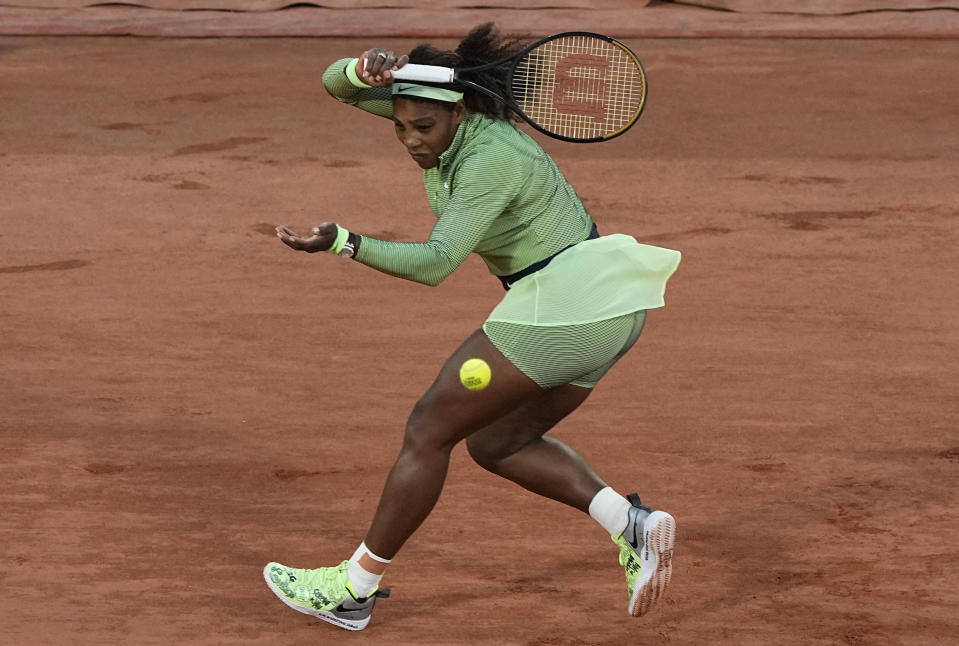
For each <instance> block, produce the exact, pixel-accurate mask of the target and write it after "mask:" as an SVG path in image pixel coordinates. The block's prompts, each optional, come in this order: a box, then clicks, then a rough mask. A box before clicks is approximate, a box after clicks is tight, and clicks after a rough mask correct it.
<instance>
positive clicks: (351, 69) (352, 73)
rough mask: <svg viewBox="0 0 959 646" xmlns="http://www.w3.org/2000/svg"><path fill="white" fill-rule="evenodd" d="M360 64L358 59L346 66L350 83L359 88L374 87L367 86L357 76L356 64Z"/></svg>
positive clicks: (353, 59)
mask: <svg viewBox="0 0 959 646" xmlns="http://www.w3.org/2000/svg"><path fill="white" fill-rule="evenodd" d="M359 62H360V59H358V58H352V59H350V62H349V63H347V64H346V78H348V79H350V83H352V84H353V85H355V86H356V87H359V88H365V87H373V86H372V85H367V84H366V83H364V82H363V81H361V80H360V77H359V76H357V75H356V64H357V63H359Z"/></svg>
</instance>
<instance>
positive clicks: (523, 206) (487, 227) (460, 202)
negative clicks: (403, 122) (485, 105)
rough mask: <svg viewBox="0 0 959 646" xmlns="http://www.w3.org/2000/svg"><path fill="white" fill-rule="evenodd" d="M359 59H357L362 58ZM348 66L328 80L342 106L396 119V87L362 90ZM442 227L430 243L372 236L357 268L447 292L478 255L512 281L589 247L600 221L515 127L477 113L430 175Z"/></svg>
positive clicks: (338, 67) (337, 67)
mask: <svg viewBox="0 0 959 646" xmlns="http://www.w3.org/2000/svg"><path fill="white" fill-rule="evenodd" d="M353 60H354V61H355V59H353ZM348 64H350V60H349V59H343V60H340V61H337V62H336V63H334V64H333V65H331V66H330V67H329V68H328V69H327V70H326V72H325V73H324V74H323V85H324V87H326V89H327V91H328V92H329V93H330V94H331V95H332V96H333V97H334V98H336V99H337V100H338V101H342V102H343V103H347V104H349V105H353V106H356V107H358V108H360V109H362V110H365V111H367V112H370V113H372V114H375V115H378V116H381V117H386V118H391V117H392V116H393V102H392V97H391V91H390V89H389V88H375V87H373V88H359V87H356V86H354V85H353V83H352V82H351V81H350V80H349V78H348V77H347V75H346V71H345V70H346V66H347V65H348ZM423 184H424V186H425V188H426V197H427V200H428V201H429V204H430V207H431V208H432V209H433V213H434V214H435V215H436V218H437V222H436V226H435V227H433V231H432V232H431V233H430V237H429V240H428V241H427V242H424V243H419V242H417V243H409V242H389V241H385V240H377V239H375V238H370V237H367V236H363V241H362V244H361V245H360V249H359V252H358V253H357V255H356V260H358V261H359V262H361V263H363V264H365V265H368V266H370V267H373V268H374V269H377V270H379V271H382V272H384V273H387V274H390V275H393V276H398V277H400V278H406V279H408V280H412V281H416V282H419V283H425V284H427V285H438V284H439V283H440V282H442V281H443V280H444V279H445V278H446V277H447V276H449V275H450V274H451V273H452V272H453V270H454V269H456V268H457V267H458V266H459V265H460V263H462V262H463V261H464V260H465V259H466V257H467V256H468V255H469V254H470V253H471V252H476V253H477V254H479V255H480V256H481V257H482V258H483V260H484V261H486V265H487V267H489V270H490V272H491V273H493V274H494V275H497V276H507V275H510V274H513V273H516V272H518V271H520V270H522V269H525V268H526V267H528V266H529V265H531V264H533V263H535V262H538V261H540V260H542V259H544V258H547V257H549V256H551V255H553V254H554V253H556V252H558V251H560V250H561V249H563V248H565V247H567V246H569V245H571V244H574V243H577V242H581V241H582V240H585V239H586V237H587V236H588V235H589V232H590V230H591V228H592V220H591V219H590V216H589V214H587V213H586V209H585V208H584V207H583V203H582V202H581V201H580V199H579V197H578V196H577V195H576V192H575V191H574V190H573V187H572V186H571V185H570V184H569V182H568V181H567V180H566V178H565V177H563V174H562V173H561V172H560V170H559V168H558V167H557V166H556V163H555V162H554V161H553V160H552V159H551V158H550V156H549V155H547V154H546V152H545V151H544V150H543V149H542V148H541V147H540V146H539V144H537V143H536V142H535V141H534V140H533V139H532V138H531V137H529V136H528V135H527V134H526V133H524V132H523V131H522V130H520V129H519V128H518V127H517V126H516V124H514V123H512V122H510V121H506V120H502V119H492V118H490V117H487V116H485V115H482V114H475V113H470V114H468V115H467V117H466V118H465V119H464V120H463V122H462V123H461V124H460V125H459V128H458V129H457V131H456V134H455V136H454V137H453V142H452V143H451V144H450V146H449V148H447V149H446V151H445V152H444V153H443V154H442V155H440V157H439V164H438V165H437V166H435V167H433V168H428V169H425V170H424V171H423Z"/></svg>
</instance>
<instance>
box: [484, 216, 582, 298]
mask: <svg viewBox="0 0 959 646" xmlns="http://www.w3.org/2000/svg"><path fill="white" fill-rule="evenodd" d="M598 237H599V229H598V228H596V223H595V222H593V228H592V229H591V230H590V232H589V235H588V236H586V239H587V240H593V239H595V238H598ZM576 244H579V243H578V242H574V243H573V244H571V245H568V246H565V247H563V248H562V249H560V250H559V251H557V252H556V253H554V254H553V255H552V256H550V257H548V258H543V259H542V260H540V261H538V262H534V263H533V264H532V265H530V266H529V267H527V268H526V269H520V270H519V271H518V272H516V273H515V274H510V275H509V276H497V278H499V282H501V283H502V284H503V289H506V290H508V289H509V287H510V285H512V284H513V283H515V282H516V281H517V280H519V279H520V278H526V277H527V276H529V275H530V274H535V273H536V272H538V271H539V270H540V269H542V268H543V267H545V266H546V265H548V264H549V263H550V261H551V260H552V259H553V258H555V257H556V256H558V255H559V254H561V253H563V252H564V251H566V250H567V249H569V248H570V247H572V246H573V245H576Z"/></svg>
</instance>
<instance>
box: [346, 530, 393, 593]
mask: <svg viewBox="0 0 959 646" xmlns="http://www.w3.org/2000/svg"><path fill="white" fill-rule="evenodd" d="M364 554H365V555H366V556H369V557H370V558H371V559H373V560H374V561H379V562H380V563H384V564H388V563H389V562H390V560H389V559H384V558H380V557H379V556H377V555H376V554H374V553H373V552H371V551H370V550H369V548H368V547H366V541H363V542H362V543H360V546H359V547H357V548H356V551H355V552H353V556H351V557H350V567H349V570H348V575H347V576H348V577H349V581H350V587H351V588H353V593H354V594H355V595H356V596H357V597H359V598H361V599H362V598H363V597H368V596H370V595H371V594H372V593H373V591H374V590H376V588H377V587H378V586H379V585H380V580H381V579H382V578H383V573H380V574H373V573H372V572H368V571H367V570H365V569H364V568H363V567H361V566H360V559H361V558H362V557H363V555H364Z"/></svg>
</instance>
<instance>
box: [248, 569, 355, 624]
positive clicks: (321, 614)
mask: <svg viewBox="0 0 959 646" xmlns="http://www.w3.org/2000/svg"><path fill="white" fill-rule="evenodd" d="M263 579H264V580H265V581H266V585H267V586H269V588H270V590H271V591H272V592H273V594H275V595H276V598H277V599H279V600H280V601H282V602H283V603H285V604H286V605H287V606H289V607H290V608H293V609H294V610H296V611H297V612H301V613H303V614H304V615H310V616H311V617H316V618H317V619H322V620H323V621H326V622H329V623H331V624H333V625H334V626H338V627H340V628H343V629H345V630H363V629H364V628H366V626H367V624H369V623H370V617H365V618H363V619H360V620H350V619H343V618H341V617H337V616H336V615H335V614H333V613H332V612H329V611H327V610H315V609H313V608H304V607H302V606H298V605H296V604H295V603H293V602H292V601H290V600H289V599H287V598H286V595H284V594H283V592H282V591H281V590H280V589H279V588H278V587H276V584H275V583H273V581H272V580H271V579H270V566H269V565H267V566H266V567H265V568H263Z"/></svg>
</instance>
